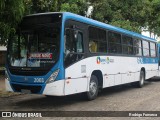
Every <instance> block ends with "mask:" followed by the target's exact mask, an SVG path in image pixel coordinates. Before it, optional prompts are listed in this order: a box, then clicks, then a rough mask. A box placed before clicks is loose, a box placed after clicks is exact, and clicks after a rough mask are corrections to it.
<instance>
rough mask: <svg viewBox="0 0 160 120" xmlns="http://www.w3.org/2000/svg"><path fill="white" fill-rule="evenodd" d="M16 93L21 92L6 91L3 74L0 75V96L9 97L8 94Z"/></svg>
mask: <svg viewBox="0 0 160 120" xmlns="http://www.w3.org/2000/svg"><path fill="white" fill-rule="evenodd" d="M16 95H21V94H20V93H13V92H8V91H6V89H5V77H4V76H3V75H0V97H10V96H16Z"/></svg>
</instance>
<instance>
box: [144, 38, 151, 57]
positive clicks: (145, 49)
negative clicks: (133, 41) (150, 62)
mask: <svg viewBox="0 0 160 120" xmlns="http://www.w3.org/2000/svg"><path fill="white" fill-rule="evenodd" d="M143 56H147V57H148V56H150V55H149V42H147V41H144V40H143Z"/></svg>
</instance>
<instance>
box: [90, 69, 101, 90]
mask: <svg viewBox="0 0 160 120" xmlns="http://www.w3.org/2000/svg"><path fill="white" fill-rule="evenodd" d="M92 75H95V76H96V77H97V79H98V87H99V88H103V74H102V71H101V70H94V71H93V72H92V74H91V76H92Z"/></svg>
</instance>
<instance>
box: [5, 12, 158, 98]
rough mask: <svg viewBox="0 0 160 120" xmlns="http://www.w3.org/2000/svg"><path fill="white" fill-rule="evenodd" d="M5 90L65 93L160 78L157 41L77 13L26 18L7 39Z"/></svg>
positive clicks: (92, 91) (90, 91)
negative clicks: (155, 77)
mask: <svg viewBox="0 0 160 120" xmlns="http://www.w3.org/2000/svg"><path fill="white" fill-rule="evenodd" d="M7 50H8V52H7V64H6V79H5V82H6V89H7V91H13V92H23V93H33V94H44V95H46V96H65V95H71V94H76V93H85V95H86V97H87V98H88V99H89V100H93V99H95V98H96V97H97V94H98V90H99V89H102V88H106V87H110V86H116V85H121V84H126V83H133V82H134V83H135V84H136V85H137V86H139V87H142V86H143V85H144V81H145V80H146V79H149V78H152V77H154V76H158V74H159V70H158V57H157V56H158V53H157V52H156V51H157V44H156V41H155V39H151V38H148V37H145V36H142V35H141V34H138V33H135V32H131V31H128V30H125V29H121V28H118V27H115V26H111V25H108V24H105V23H101V22H98V21H95V20H92V19H89V18H86V17H82V16H79V15H76V14H72V13H68V12H62V13H41V14H33V15H29V16H26V17H24V18H23V20H22V22H21V23H20V25H19V27H18V29H17V32H16V35H14V36H12V37H11V38H10V39H9V43H8V49H7Z"/></svg>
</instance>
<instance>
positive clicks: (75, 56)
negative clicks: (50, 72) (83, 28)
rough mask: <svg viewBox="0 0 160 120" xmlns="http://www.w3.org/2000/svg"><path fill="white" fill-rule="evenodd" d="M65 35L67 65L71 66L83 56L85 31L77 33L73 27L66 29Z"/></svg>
mask: <svg viewBox="0 0 160 120" xmlns="http://www.w3.org/2000/svg"><path fill="white" fill-rule="evenodd" d="M75 34H76V35H77V37H75ZM65 37H66V41H65V66H69V65H71V64H73V63H75V62H77V61H79V60H80V59H82V58H83V52H84V47H83V33H82V32H80V31H78V33H75V31H74V30H72V29H66V36H65Z"/></svg>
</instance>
